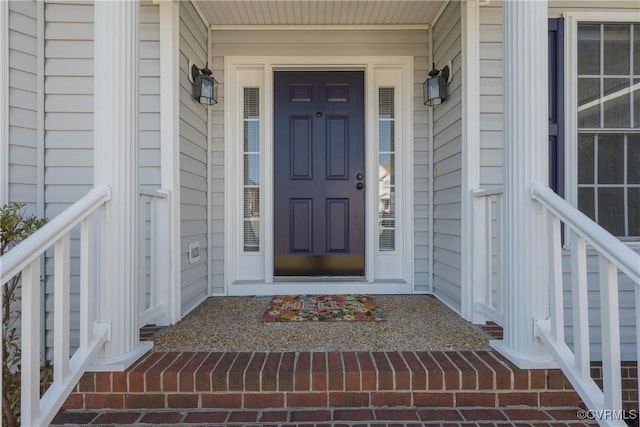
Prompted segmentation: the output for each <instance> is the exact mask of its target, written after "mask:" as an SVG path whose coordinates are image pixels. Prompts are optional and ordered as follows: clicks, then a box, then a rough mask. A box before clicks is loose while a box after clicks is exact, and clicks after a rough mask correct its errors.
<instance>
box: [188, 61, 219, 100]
mask: <svg viewBox="0 0 640 427" xmlns="http://www.w3.org/2000/svg"><path fill="white" fill-rule="evenodd" d="M191 78H192V79H193V94H192V95H193V98H194V99H195V100H196V101H198V102H199V103H200V104H204V105H213V104H217V103H218V81H217V80H216V79H215V77H213V72H212V71H211V70H210V69H209V68H208V67H207V66H206V65H205V66H204V68H202V69H200V68H198V67H197V66H196V65H195V64H193V65H192V66H191Z"/></svg>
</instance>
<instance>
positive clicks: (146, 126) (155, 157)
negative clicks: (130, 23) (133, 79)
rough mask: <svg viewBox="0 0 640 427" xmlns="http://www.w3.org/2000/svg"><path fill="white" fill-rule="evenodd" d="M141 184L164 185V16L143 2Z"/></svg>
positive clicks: (141, 27) (150, 186) (150, 4)
mask: <svg viewBox="0 0 640 427" xmlns="http://www.w3.org/2000/svg"><path fill="white" fill-rule="evenodd" d="M139 34H140V44H139V48H140V50H139V52H140V85H139V91H140V128H139V132H140V160H139V161H140V187H141V188H143V189H145V190H149V191H151V190H157V189H158V188H160V17H159V11H158V5H157V4H153V3H151V1H148V2H141V3H140V33H139Z"/></svg>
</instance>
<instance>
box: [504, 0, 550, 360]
mask: <svg viewBox="0 0 640 427" xmlns="http://www.w3.org/2000/svg"><path fill="white" fill-rule="evenodd" d="M503 4H504V6H503V7H504V15H503V22H504V126H505V127H504V130H505V132H504V138H505V143H504V144H505V150H504V151H505V177H504V183H505V184H504V194H505V196H504V209H505V211H504V212H505V215H504V224H505V225H504V227H505V228H504V232H505V233H504V239H505V242H504V243H505V251H504V252H505V271H504V273H505V274H504V277H505V286H506V299H505V303H506V304H505V325H504V326H505V331H504V332H505V333H504V340H503V341H495V342H492V345H493V346H494V347H495V348H496V349H497V350H499V351H500V352H501V353H502V354H503V355H504V356H505V357H507V358H508V359H509V360H511V361H512V362H513V363H514V364H516V365H517V366H518V367H521V368H537V367H540V368H542V367H549V366H550V365H551V364H550V360H551V358H550V357H549V355H548V353H547V351H546V350H545V348H544V346H543V345H542V343H541V341H540V340H538V339H537V338H536V337H535V336H534V319H535V318H538V319H544V318H546V317H548V313H549V298H548V293H549V285H548V277H549V276H548V274H547V269H548V267H547V255H546V250H547V245H546V239H547V236H546V232H547V228H546V220H545V213H544V211H543V209H542V207H541V206H540V205H538V204H537V203H535V202H534V201H533V199H531V197H530V188H531V184H532V183H533V182H541V183H547V182H548V161H549V160H548V112H547V110H548V104H547V102H548V101H547V96H548V95H547V94H548V89H547V88H548V81H547V72H548V71H547V62H548V61H547V55H548V53H547V26H548V24H547V18H548V11H547V6H548V5H547V1H546V0H535V1H531V0H529V1H505V2H504V3H503Z"/></svg>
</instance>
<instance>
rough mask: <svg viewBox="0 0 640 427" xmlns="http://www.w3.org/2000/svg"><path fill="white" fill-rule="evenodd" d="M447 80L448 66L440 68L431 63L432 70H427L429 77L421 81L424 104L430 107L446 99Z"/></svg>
mask: <svg viewBox="0 0 640 427" xmlns="http://www.w3.org/2000/svg"><path fill="white" fill-rule="evenodd" d="M448 81H449V66H448V65H445V66H444V68H443V69H442V70H438V69H437V68H436V64H435V63H434V64H433V70H431V71H429V77H427V80H425V81H424V83H423V90H424V105H428V106H430V107H433V106H436V105H440V104H442V103H443V102H444V101H446V99H447V83H448Z"/></svg>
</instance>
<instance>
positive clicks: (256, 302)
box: [153, 295, 490, 351]
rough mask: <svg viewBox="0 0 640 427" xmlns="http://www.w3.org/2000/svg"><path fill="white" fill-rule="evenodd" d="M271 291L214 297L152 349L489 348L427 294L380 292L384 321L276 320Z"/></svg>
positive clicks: (473, 328)
mask: <svg viewBox="0 0 640 427" xmlns="http://www.w3.org/2000/svg"><path fill="white" fill-rule="evenodd" d="M270 299H271V298H270V297H212V298H209V299H207V300H206V301H205V302H203V303H202V304H201V305H200V306H199V307H197V308H196V309H195V310H194V311H192V312H191V313H190V314H188V315H187V316H186V317H185V318H184V319H182V320H181V321H180V322H178V323H177V324H175V325H173V326H170V327H168V328H166V329H164V330H162V331H161V332H159V333H158V334H157V335H156V336H155V337H154V340H153V341H154V344H155V345H154V350H155V351H334V350H343V351H369V350H371V351H408V350H413V351H420V350H481V349H487V348H488V345H489V339H490V337H489V336H488V335H487V334H486V333H485V332H484V331H482V330H481V329H480V328H479V327H477V326H475V325H473V324H471V323H469V322H467V321H465V320H463V319H462V318H461V317H460V316H458V315H457V314H456V313H454V312H453V311H452V310H451V309H449V308H448V307H447V306H445V305H444V304H443V303H441V302H440V301H438V300H437V299H436V298H434V297H432V296H429V295H384V296H383V295H378V296H375V299H376V301H377V302H378V305H379V307H380V308H382V310H384V313H385V315H386V317H387V321H385V322H274V323H262V322H261V321H260V317H261V315H262V313H263V311H264V310H265V308H266V307H267V304H268V302H269V301H270Z"/></svg>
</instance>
